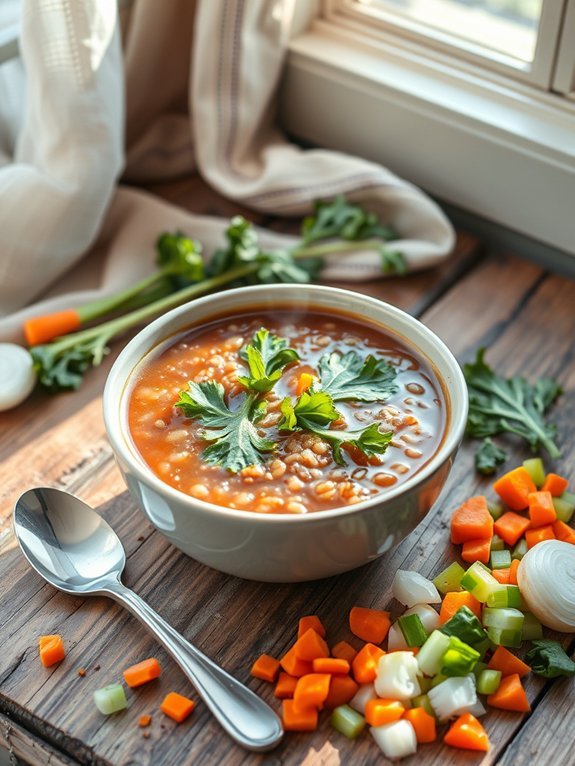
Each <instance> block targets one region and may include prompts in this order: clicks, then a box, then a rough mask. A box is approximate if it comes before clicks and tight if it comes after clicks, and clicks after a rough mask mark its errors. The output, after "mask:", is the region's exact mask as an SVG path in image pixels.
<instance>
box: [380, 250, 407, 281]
mask: <svg viewBox="0 0 575 766" xmlns="http://www.w3.org/2000/svg"><path fill="white" fill-rule="evenodd" d="M380 252H381V270H382V271H383V273H384V274H397V276H398V277H403V276H405V275H406V274H407V272H408V268H407V261H406V260H405V256H404V255H403V253H400V252H399V250H391V249H390V248H388V247H382V248H381V249H380Z"/></svg>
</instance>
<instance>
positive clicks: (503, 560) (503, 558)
mask: <svg viewBox="0 0 575 766" xmlns="http://www.w3.org/2000/svg"><path fill="white" fill-rule="evenodd" d="M489 564H490V566H491V569H508V568H509V567H510V566H511V553H510V552H509V551H508V550H502V551H491V556H490V558H489Z"/></svg>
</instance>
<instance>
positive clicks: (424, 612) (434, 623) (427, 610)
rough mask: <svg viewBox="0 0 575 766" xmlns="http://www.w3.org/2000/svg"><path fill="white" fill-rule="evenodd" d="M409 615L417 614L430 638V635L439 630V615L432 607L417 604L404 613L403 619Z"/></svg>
mask: <svg viewBox="0 0 575 766" xmlns="http://www.w3.org/2000/svg"><path fill="white" fill-rule="evenodd" d="M408 614H416V615H417V616H418V617H419V619H420V620H421V623H422V625H423V627H424V628H425V632H426V633H427V635H428V636H429V634H430V633H433V631H434V630H437V628H439V614H438V613H437V612H436V611H435V609H434V608H433V607H432V606H428V605H427V604H416V605H415V606H413V607H412V608H411V609H408V610H407V611H406V612H404V613H403V615H402V617H406V616H407V615H408Z"/></svg>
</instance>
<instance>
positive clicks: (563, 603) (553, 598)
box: [517, 540, 575, 633]
mask: <svg viewBox="0 0 575 766" xmlns="http://www.w3.org/2000/svg"><path fill="white" fill-rule="evenodd" d="M517 582H518V584H519V590H520V591H521V596H522V597H523V599H524V601H525V603H526V605H527V606H528V607H529V611H530V612H532V613H533V614H534V615H535V617H537V619H538V620H539V621H540V622H542V623H543V625H546V626H547V627H548V628H552V629H553V630H558V631H561V632H562V633H575V545H571V544H570V543H564V542H562V541H561V540H545V541H544V542H542V543H538V544H537V545H534V546H533V548H530V549H529V550H528V551H527V553H526V554H525V556H523V558H522V559H521V563H520V564H519V569H518V570H517Z"/></svg>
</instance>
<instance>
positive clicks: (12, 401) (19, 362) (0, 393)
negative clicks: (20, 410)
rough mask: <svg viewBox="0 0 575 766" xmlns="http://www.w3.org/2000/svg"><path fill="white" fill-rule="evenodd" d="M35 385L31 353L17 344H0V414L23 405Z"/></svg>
mask: <svg viewBox="0 0 575 766" xmlns="http://www.w3.org/2000/svg"><path fill="white" fill-rule="evenodd" d="M35 385H36V372H35V370H34V365H33V361H32V357H31V356H30V354H29V352H28V351H26V349H25V348H22V346H17V345H16V344H15V343H0V412H3V411H4V410H9V409H12V407H17V406H18V405H19V404H21V403H22V402H23V401H24V399H26V397H27V396H28V395H29V394H30V393H31V391H32V389H33V388H34V386H35Z"/></svg>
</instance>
